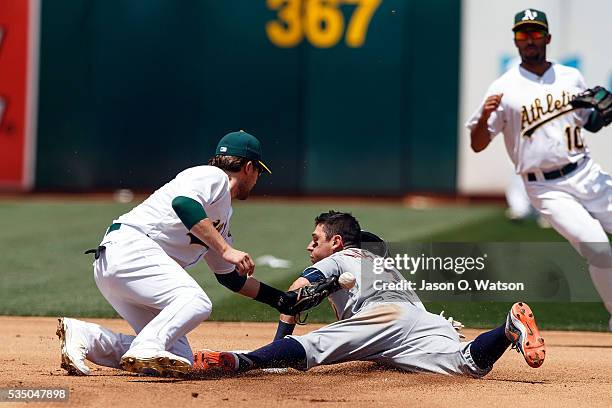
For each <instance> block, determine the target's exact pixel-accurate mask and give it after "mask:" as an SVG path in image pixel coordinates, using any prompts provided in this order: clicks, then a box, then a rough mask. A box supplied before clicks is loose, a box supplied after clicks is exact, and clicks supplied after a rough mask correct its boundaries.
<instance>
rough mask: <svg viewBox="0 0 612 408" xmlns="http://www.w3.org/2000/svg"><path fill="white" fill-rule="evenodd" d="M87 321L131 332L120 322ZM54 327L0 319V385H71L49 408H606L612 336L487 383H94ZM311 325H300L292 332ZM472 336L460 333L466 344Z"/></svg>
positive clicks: (423, 377)
mask: <svg viewBox="0 0 612 408" xmlns="http://www.w3.org/2000/svg"><path fill="white" fill-rule="evenodd" d="M88 320H89V319H88ZM89 321H93V322H96V323H99V324H102V325H103V326H105V327H108V328H110V329H112V330H114V331H120V332H124V333H132V331H131V329H130V328H129V326H128V325H127V324H126V323H125V322H124V321H122V320H113V319H91V320H89ZM56 324H57V319H53V318H32V317H0V325H1V327H2V332H1V333H0V343H1V344H2V346H1V347H2V348H1V350H2V352H1V354H0V360H1V362H2V372H1V373H0V387H9V388H69V389H70V399H69V402H68V403H66V402H60V403H53V404H49V405H54V406H75V407H76V406H78V407H94V406H95V407H99V406H112V407H114V408H115V407H123V406H126V407H128V406H129V407H130V408H137V407H147V408H150V407H164V406H196V405H201V406H221V407H224V406H225V407H231V406H249V407H259V406H299V407H303V406H306V405H309V406H310V405H315V406H338V405H340V406H355V407H361V406H367V407H373V406H381V407H383V406H384V407H389V406H418V407H421V406H434V407H457V408H462V407H477V406H478V407H481V406H487V407H511V406H521V407H538V408H539V407H547V406H550V407H555V408H559V407H578V406H581V407H591V408H593V407H610V406H612V334H608V333H589V332H556V331H548V332H543V334H544V337H545V339H546V343H547V347H548V351H547V356H546V362H545V363H544V365H543V366H542V367H541V368H540V369H531V368H529V367H528V366H527V364H526V363H525V362H524V360H523V358H522V356H520V355H519V354H517V353H515V352H514V351H508V352H506V353H505V355H504V356H503V357H502V358H501V360H500V361H499V362H498V363H497V364H496V365H495V368H494V369H493V371H492V372H491V373H490V374H489V375H488V376H486V377H485V378H483V379H471V378H464V377H450V376H442V375H433V374H410V373H403V372H399V371H394V370H389V369H384V368H381V367H379V366H377V365H375V364H372V363H365V362H354V363H345V364H341V365H336V366H327V367H318V368H315V369H313V370H311V371H309V372H307V373H303V372H299V371H295V370H289V372H287V373H285V374H268V373H262V372H252V373H247V374H243V375H241V376H237V377H229V378H218V379H206V380H180V379H168V378H151V377H140V376H135V375H131V374H129V373H125V372H122V371H119V370H113V369H108V368H105V367H96V366H95V365H93V364H91V365H90V366H91V367H92V375H91V376H88V377H71V376H67V375H66V374H65V372H64V371H63V370H62V369H60V368H59V363H60V357H59V341H58V339H57V337H56V336H55V329H56ZM275 326H276V325H275V324H272V323H216V322H205V323H203V324H201V325H200V326H199V327H198V328H197V329H196V330H194V331H193V332H192V333H191V334H190V335H189V339H190V341H191V345H192V347H193V348H194V349H199V348H213V349H221V350H225V349H252V348H256V347H258V346H261V345H264V344H266V343H268V342H269V341H270V339H271V337H273V335H274V331H275ZM316 327H318V326H316V325H307V326H305V327H299V328H298V333H303V332H306V331H308V330H312V329H314V328H316ZM478 333H479V331H477V330H465V334H466V336H467V338H468V339H472V338H474V337H475V336H476V335H477V334H478ZM2 405H3V406H9V405H10V404H8V405H7V404H2ZM14 405H15V406H23V404H22V403H16V404H14ZM36 406H43V403H40V404H37V405H36Z"/></svg>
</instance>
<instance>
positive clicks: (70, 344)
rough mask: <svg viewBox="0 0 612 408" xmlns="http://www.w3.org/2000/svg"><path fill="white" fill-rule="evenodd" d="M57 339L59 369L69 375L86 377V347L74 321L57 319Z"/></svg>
mask: <svg viewBox="0 0 612 408" xmlns="http://www.w3.org/2000/svg"><path fill="white" fill-rule="evenodd" d="M58 322H59V323H58V325H57V331H56V332H55V334H57V337H59V339H60V352H61V354H62V364H61V367H62V368H63V369H64V370H66V371H68V374H70V375H87V374H89V373H90V370H89V367H87V366H86V365H85V356H86V355H87V351H88V350H87V346H86V345H85V341H84V339H83V338H82V336H80V335H79V328H78V326H77V324H76V321H75V320H74V319H69V318H67V317H61V318H59V319H58Z"/></svg>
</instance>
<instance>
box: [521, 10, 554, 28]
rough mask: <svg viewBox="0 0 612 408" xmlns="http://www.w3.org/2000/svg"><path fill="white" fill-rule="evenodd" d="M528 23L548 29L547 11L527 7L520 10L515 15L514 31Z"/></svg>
mask: <svg viewBox="0 0 612 408" xmlns="http://www.w3.org/2000/svg"><path fill="white" fill-rule="evenodd" d="M526 25H537V26H540V28H543V29H545V30H546V31H548V20H547V19H546V13H544V12H543V11H540V10H536V9H525V10H522V11H519V12H518V13H516V15H515V16H514V26H513V27H512V31H518V30H519V29H521V28H522V27H523V26H526Z"/></svg>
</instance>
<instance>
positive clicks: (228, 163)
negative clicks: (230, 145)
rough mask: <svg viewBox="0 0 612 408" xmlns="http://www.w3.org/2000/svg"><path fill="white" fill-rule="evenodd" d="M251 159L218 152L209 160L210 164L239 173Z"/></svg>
mask: <svg viewBox="0 0 612 408" xmlns="http://www.w3.org/2000/svg"><path fill="white" fill-rule="evenodd" d="M250 161H251V160H250V159H247V158H246V157H237V156H224V155H220V154H218V155H216V156H213V157H211V158H210V159H209V160H208V165H209V166H215V167H218V168H220V169H221V170H224V171H229V172H230V173H237V172H239V171H240V170H241V169H242V167H243V166H244V165H245V164H247V163H248V162H250Z"/></svg>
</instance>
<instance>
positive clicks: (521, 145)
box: [466, 63, 590, 174]
mask: <svg viewBox="0 0 612 408" xmlns="http://www.w3.org/2000/svg"><path fill="white" fill-rule="evenodd" d="M584 89H586V84H585V83H584V79H583V78H582V75H581V74H580V72H579V71H578V70H577V69H575V68H571V67H566V66H563V65H559V64H554V63H553V64H552V65H551V66H550V67H549V68H548V70H547V71H546V72H544V74H543V75H542V76H538V75H536V74H534V73H532V72H530V71H527V70H526V69H524V68H522V67H520V66H519V65H516V66H514V67H512V68H510V69H509V70H508V71H507V72H506V73H505V74H503V75H502V76H501V77H499V78H498V79H496V80H495V81H494V82H493V83H492V84H491V86H490V87H489V89H488V91H487V94H486V95H487V96H489V95H499V94H503V95H502V98H501V102H500V105H499V107H498V108H497V110H495V111H494V112H493V113H491V116H490V117H489V119H488V121H487V130H488V131H489V133H490V134H491V137H492V138H493V137H495V135H497V134H499V133H503V134H504V142H505V145H506V150H507V151H508V155H509V156H510V159H511V160H512V162H513V163H514V166H515V169H516V172H517V173H522V174H524V173H528V172H533V171H538V170H539V171H550V170H555V169H558V168H561V167H563V166H564V165H566V164H568V163H571V162H577V161H578V160H580V159H581V158H582V157H584V156H586V155H588V149H586V148H584V149H577V148H576V147H577V146H578V144H580V143H572V144H571V145H570V144H569V143H568V136H567V134H568V132H570V133H572V135H571V136H572V140H573V139H574V137H573V132H574V130H575V129H579V128H582V127H584V124H585V123H586V121H587V120H588V116H589V114H590V111H589V110H588V109H577V110H572V109H571V106H570V101H571V100H572V98H573V97H574V96H575V95H577V94H578V93H580V92H581V91H583V90H584ZM485 99H486V97H485V98H483V103H484V100H485ZM482 107H483V105H482V104H481V106H480V107H479V108H478V109H477V110H476V111H475V112H474V114H473V115H472V117H471V118H470V119H469V120H468V121H467V123H466V127H467V128H468V129H470V130H472V129H473V128H474V127H475V126H476V123H477V122H478V120H479V119H480V116H481V113H482ZM567 129H570V131H568V130H567ZM576 132H577V133H579V131H576Z"/></svg>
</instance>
